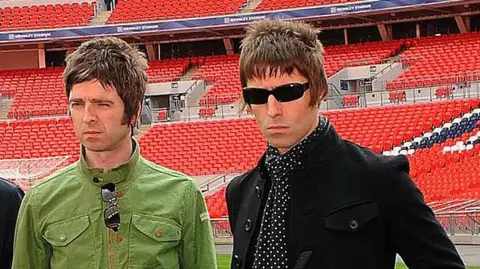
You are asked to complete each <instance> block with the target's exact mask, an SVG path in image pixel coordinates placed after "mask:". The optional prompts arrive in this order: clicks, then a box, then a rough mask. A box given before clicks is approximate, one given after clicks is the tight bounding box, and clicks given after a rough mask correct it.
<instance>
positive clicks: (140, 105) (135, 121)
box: [130, 102, 142, 126]
mask: <svg viewBox="0 0 480 269" xmlns="http://www.w3.org/2000/svg"><path fill="white" fill-rule="evenodd" d="M140 115H142V102H139V104H138V111H137V115H135V116H133V117H132V119H131V121H130V126H136V125H137V124H138V121H139V120H140Z"/></svg>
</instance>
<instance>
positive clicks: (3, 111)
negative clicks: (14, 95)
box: [0, 97, 13, 119]
mask: <svg viewBox="0 0 480 269" xmlns="http://www.w3.org/2000/svg"><path fill="white" fill-rule="evenodd" d="M12 103H13V99H11V98H1V97H0V119H6V118H7V115H8V111H9V110H10V106H12Z"/></svg>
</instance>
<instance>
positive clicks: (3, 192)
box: [0, 178, 24, 198]
mask: <svg viewBox="0 0 480 269" xmlns="http://www.w3.org/2000/svg"><path fill="white" fill-rule="evenodd" d="M15 196H19V197H23V196H24V192H23V190H22V189H21V188H20V187H19V186H18V185H16V184H14V183H12V182H9V181H7V180H5V179H3V178H0V197H9V198H11V197H15Z"/></svg>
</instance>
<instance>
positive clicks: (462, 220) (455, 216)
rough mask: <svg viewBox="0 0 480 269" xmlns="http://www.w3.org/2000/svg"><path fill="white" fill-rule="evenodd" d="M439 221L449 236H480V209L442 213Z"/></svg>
mask: <svg viewBox="0 0 480 269" xmlns="http://www.w3.org/2000/svg"><path fill="white" fill-rule="evenodd" d="M436 217H437V219H438V221H439V222H440V223H441V224H442V226H443V227H444V228H445V231H446V232H447V234H449V235H459V234H467V235H480V208H479V209H478V210H470V211H458V212H453V213H441V214H437V215H436Z"/></svg>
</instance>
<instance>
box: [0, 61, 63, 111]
mask: <svg viewBox="0 0 480 269" xmlns="http://www.w3.org/2000/svg"><path fill="white" fill-rule="evenodd" d="M62 72H63V69H62V68H48V69H25V70H8V71H0V93H1V94H2V96H9V97H13V103H12V105H11V107H10V110H9V112H8V117H9V118H16V119H25V118H29V117H39V116H47V115H65V114H67V108H68V102H67V98H66V97H65V89H64V88H63V81H62V78H61V74H62Z"/></svg>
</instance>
